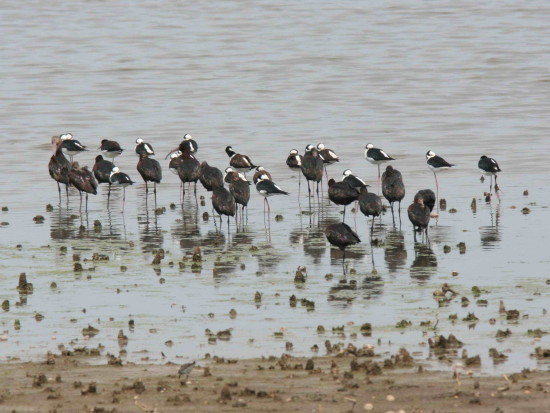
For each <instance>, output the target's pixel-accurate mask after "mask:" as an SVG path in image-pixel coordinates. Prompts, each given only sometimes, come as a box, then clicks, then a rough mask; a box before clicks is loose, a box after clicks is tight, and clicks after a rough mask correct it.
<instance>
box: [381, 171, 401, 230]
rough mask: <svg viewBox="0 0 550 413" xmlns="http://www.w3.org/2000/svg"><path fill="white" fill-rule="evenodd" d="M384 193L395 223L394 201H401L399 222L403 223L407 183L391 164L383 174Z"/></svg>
mask: <svg viewBox="0 0 550 413" xmlns="http://www.w3.org/2000/svg"><path fill="white" fill-rule="evenodd" d="M382 195H384V198H386V199H387V200H388V202H389V203H390V207H391V216H392V220H393V224H394V225H395V217H394V214H393V203H394V202H399V223H400V224H401V200H402V199H403V198H404V197H405V184H404V183H403V177H402V176H401V172H399V171H398V170H397V169H393V167H392V166H391V165H388V166H386V172H384V173H383V174H382Z"/></svg>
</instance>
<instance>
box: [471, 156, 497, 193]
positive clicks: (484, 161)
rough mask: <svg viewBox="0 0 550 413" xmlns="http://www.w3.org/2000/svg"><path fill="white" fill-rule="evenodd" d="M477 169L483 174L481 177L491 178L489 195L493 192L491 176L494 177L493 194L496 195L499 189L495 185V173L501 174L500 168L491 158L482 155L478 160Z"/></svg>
mask: <svg viewBox="0 0 550 413" xmlns="http://www.w3.org/2000/svg"><path fill="white" fill-rule="evenodd" d="M477 167H478V168H479V169H481V172H483V175H486V176H490V177H491V185H490V186H489V194H490V193H491V191H492V190H493V176H494V177H495V194H497V193H498V191H499V189H500V188H499V187H498V184H497V173H498V172H502V171H501V169H500V167H499V166H498V163H497V161H495V160H494V159H493V158H488V157H487V156H485V155H483V156H482V157H481V158H479V162H478V163H477Z"/></svg>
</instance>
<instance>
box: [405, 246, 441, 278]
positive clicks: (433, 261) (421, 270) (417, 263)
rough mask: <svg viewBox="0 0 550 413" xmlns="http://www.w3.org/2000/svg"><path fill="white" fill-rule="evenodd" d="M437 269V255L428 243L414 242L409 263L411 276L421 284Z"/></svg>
mask: <svg viewBox="0 0 550 413" xmlns="http://www.w3.org/2000/svg"><path fill="white" fill-rule="evenodd" d="M436 271H437V257H436V256H435V254H434V252H433V251H432V249H431V248H430V246H429V244H419V243H415V244H414V261H413V263H412V264H411V278H414V279H415V280H417V281H418V283H419V284H423V283H424V282H425V281H427V280H428V279H429V278H430V277H431V276H432V275H434V274H435V273H436Z"/></svg>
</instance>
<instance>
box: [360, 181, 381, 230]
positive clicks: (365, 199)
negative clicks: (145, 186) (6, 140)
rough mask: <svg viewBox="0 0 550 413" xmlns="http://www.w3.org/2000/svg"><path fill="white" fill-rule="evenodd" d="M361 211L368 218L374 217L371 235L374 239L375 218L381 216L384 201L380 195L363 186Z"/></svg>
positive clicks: (361, 190)
mask: <svg viewBox="0 0 550 413" xmlns="http://www.w3.org/2000/svg"><path fill="white" fill-rule="evenodd" d="M359 209H360V210H361V212H362V213H363V215H365V216H366V217H367V218H368V217H372V224H371V227H370V235H371V237H372V231H373V230H374V218H376V217H378V216H380V214H381V213H382V201H381V200H380V197H379V196H378V195H376V194H373V193H370V192H369V191H368V189H367V186H366V185H365V186H362V187H361V189H360V190H359Z"/></svg>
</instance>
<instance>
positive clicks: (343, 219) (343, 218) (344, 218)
mask: <svg viewBox="0 0 550 413" xmlns="http://www.w3.org/2000/svg"><path fill="white" fill-rule="evenodd" d="M345 220H346V206H345V205H344V216H343V217H342V222H344V221H345Z"/></svg>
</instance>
